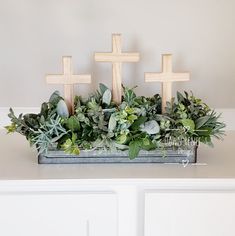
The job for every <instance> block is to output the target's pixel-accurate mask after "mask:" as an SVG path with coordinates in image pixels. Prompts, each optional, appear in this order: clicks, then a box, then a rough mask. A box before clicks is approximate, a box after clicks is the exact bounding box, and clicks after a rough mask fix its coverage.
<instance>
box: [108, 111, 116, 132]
mask: <svg viewBox="0 0 235 236" xmlns="http://www.w3.org/2000/svg"><path fill="white" fill-rule="evenodd" d="M116 126H117V121H116V118H115V115H114V114H112V115H111V116H110V119H109V126H108V130H109V131H113V130H114V129H115V128H116Z"/></svg>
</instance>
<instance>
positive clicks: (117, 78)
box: [95, 34, 139, 104]
mask: <svg viewBox="0 0 235 236" xmlns="http://www.w3.org/2000/svg"><path fill="white" fill-rule="evenodd" d="M112 46H113V51H112V52H111V53H95V61H98V62H111V63H112V65H113V82H112V83H113V84H112V92H113V101H114V102H115V103H117V104H120V103H121V101H122V63H123V62H137V61H139V53H122V49H121V47H122V41H121V35H120V34H113V35H112Z"/></svg>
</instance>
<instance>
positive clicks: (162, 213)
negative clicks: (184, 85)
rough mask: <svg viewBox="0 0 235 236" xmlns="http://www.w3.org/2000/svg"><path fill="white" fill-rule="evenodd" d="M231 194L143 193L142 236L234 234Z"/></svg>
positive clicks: (233, 196) (234, 206) (233, 195)
mask: <svg viewBox="0 0 235 236" xmlns="http://www.w3.org/2000/svg"><path fill="white" fill-rule="evenodd" d="M234 219H235V193H232V192H227V193H226V192H221V193H216V192H213V193H212V192H207V193H206V192H179V193H175V192H174V193H173V192H172V193H171V192H168V193H162V192H159V193H157V192H156V193H155V192H154V193H151V192H150V193H146V194H145V236H158V235H159V236H189V235H190V236H198V235H200V236H221V235H235V224H234Z"/></svg>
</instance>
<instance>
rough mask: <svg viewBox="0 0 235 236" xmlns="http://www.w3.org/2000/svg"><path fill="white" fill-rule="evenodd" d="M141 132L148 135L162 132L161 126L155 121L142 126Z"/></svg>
mask: <svg viewBox="0 0 235 236" xmlns="http://www.w3.org/2000/svg"><path fill="white" fill-rule="evenodd" d="M140 130H141V131H142V132H146V133H147V134H157V133H159V131H160V126H159V124H158V123H157V121H155V120H150V121H147V122H145V123H144V124H142V125H141V126H140Z"/></svg>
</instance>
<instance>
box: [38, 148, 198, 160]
mask: <svg viewBox="0 0 235 236" xmlns="http://www.w3.org/2000/svg"><path fill="white" fill-rule="evenodd" d="M196 161H197V146H196V145H195V146H191V147H188V148H187V149H177V150H174V149H166V150H165V151H164V152H163V151H161V150H153V151H140V153H139V156H138V157H136V158H135V159H133V160H130V159H129V157H128V151H115V152H110V151H104V150H102V151H101V150H95V151H85V150H82V151H81V153H80V155H79V156H77V155H70V154H66V153H64V152H63V151H48V152H47V153H44V154H40V155H39V156H38V163H39V164H82V163H84V164H89V163H185V162H187V163H195V162H196Z"/></svg>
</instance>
